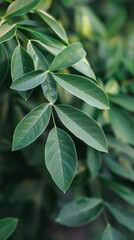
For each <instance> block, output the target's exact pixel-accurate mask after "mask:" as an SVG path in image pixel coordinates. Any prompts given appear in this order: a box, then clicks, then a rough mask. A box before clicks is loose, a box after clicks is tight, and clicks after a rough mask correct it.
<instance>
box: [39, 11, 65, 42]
mask: <svg viewBox="0 0 134 240" xmlns="http://www.w3.org/2000/svg"><path fill="white" fill-rule="evenodd" d="M37 13H38V15H39V16H40V17H41V18H42V19H43V20H44V21H45V22H46V23H47V24H48V25H49V27H50V28H51V29H52V30H53V31H54V32H55V33H56V34H57V35H58V36H59V37H60V38H61V39H62V40H63V41H65V43H68V39H67V36H66V32H65V31H64V29H63V28H62V27H61V26H60V25H59V24H58V23H57V21H56V20H55V19H54V18H53V17H52V16H51V15H49V14H48V13H46V12H44V11H43V10H38V11H37Z"/></svg>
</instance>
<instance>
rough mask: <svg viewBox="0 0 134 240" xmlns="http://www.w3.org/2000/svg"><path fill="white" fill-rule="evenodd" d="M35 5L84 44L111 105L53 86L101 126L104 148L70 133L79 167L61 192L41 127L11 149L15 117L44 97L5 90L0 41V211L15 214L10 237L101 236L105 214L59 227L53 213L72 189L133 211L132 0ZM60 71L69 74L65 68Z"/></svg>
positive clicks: (12, 42)
mask: <svg viewBox="0 0 134 240" xmlns="http://www.w3.org/2000/svg"><path fill="white" fill-rule="evenodd" d="M3 2H5V1H0V16H2V15H3V13H4V11H5V6H6V4H5V3H4V4H3ZM9 2H11V1H9ZM7 6H8V1H7ZM40 8H41V9H43V10H46V11H48V12H49V13H50V14H52V15H53V16H54V17H55V18H56V19H57V20H58V21H59V23H61V24H62V25H63V26H64V28H65V30H66V32H67V35H68V38H69V41H70V43H71V42H74V41H81V42H82V43H83V45H84V48H85V49H86V51H87V58H88V60H89V62H90V64H91V66H92V68H93V70H94V72H95V74H96V77H97V80H98V81H99V82H100V84H101V85H102V86H103V88H104V89H105V91H106V92H107V94H108V96H109V101H110V110H104V111H101V110H98V109H95V108H92V107H89V106H88V105H87V104H86V103H84V104H83V102H82V101H81V100H78V99H76V98H75V97H73V96H72V95H70V94H69V93H67V92H66V91H65V90H63V89H62V88H60V89H59V101H61V102H62V103H69V104H72V105H74V106H76V107H78V108H81V109H82V110H84V111H85V112H86V113H87V114H90V115H91V116H92V117H93V118H94V119H95V120H96V121H98V122H99V124H100V125H101V126H102V127H103V129H104V131H105V133H106V136H107V139H108V144H109V154H108V155H106V154H103V153H99V152H97V151H95V150H93V149H91V148H89V147H87V146H85V144H83V143H82V142H81V141H79V140H78V139H76V138H75V137H74V136H72V137H73V139H74V141H75V143H76V147H77V151H78V158H79V168H78V173H77V175H76V177H75V179H74V181H73V183H72V185H71V188H70V189H69V190H68V192H67V193H66V194H65V195H64V194H63V193H62V192H60V190H59V189H58V188H57V187H56V186H55V184H54V183H53V181H52V179H51V177H50V176H49V174H48V172H47V170H46V168H45V164H44V156H43V155H44V141H45V140H46V136H47V131H45V133H43V134H42V136H41V137H40V138H39V139H38V140H36V142H35V143H32V144H31V145H30V146H28V147H26V148H25V149H23V150H21V151H17V152H11V143H12V136H13V131H14V129H15V127H16V125H17V123H18V122H19V121H20V120H21V119H22V117H23V116H24V115H25V114H26V113H28V112H29V111H30V110H31V109H32V108H33V107H34V106H37V104H38V103H40V102H41V101H42V98H43V96H42V93H41V91H40V89H38V88H37V89H36V90H35V91H34V94H32V95H31V98H30V99H29V100H28V102H25V101H24V100H23V99H22V98H21V97H20V96H19V95H18V94H17V93H15V92H13V91H11V90H10V89H9V88H10V84H11V76H10V74H9V73H8V64H9V63H8V62H7V58H6V51H4V49H2V48H1V49H0V59H3V60H2V61H1V62H0V76H1V75H2V74H3V76H2V78H1V79H4V76H5V77H6V79H5V81H4V83H3V84H2V82H0V217H6V216H12V217H17V218H19V224H18V227H17V230H16V232H15V233H14V235H13V236H12V237H11V238H10V239H12V240H18V239H19V240H37V239H40V240H43V239H47V240H63V239H64V240H68V239H70V240H75V239H77V240H81V239H83V240H89V239H92V240H100V236H101V235H102V232H103V229H104V227H105V218H104V216H101V217H100V218H99V219H98V220H96V221H94V222H93V223H91V224H89V225H87V226H84V227H80V228H67V227H63V226H61V225H60V224H58V223H55V221H54V219H55V218H56V216H57V214H58V213H59V211H60V209H61V207H62V206H63V205H64V204H65V203H68V202H69V201H70V200H73V199H75V198H76V197H78V196H88V197H100V196H101V197H102V198H103V199H104V200H105V201H108V202H110V203H111V204H116V205H118V206H119V209H120V208H125V209H127V210H129V211H130V212H131V213H132V212H133V210H134V207H133V206H132V204H134V192H133V183H134V171H133V165H134V149H133V145H134V117H133V116H134V114H133V113H134V96H133V94H134V60H133V57H134V21H133V9H134V1H133V0H101V1H100V0H68V1H66V0H56V1H54V0H46V1H43V0H41V1H40ZM28 17H29V16H27V18H28ZM22 38H23V36H22ZM4 45H5V48H6V49H7V52H9V53H12V52H13V50H14V48H15V47H16V42H15V40H14V39H12V40H10V41H9V42H8V43H5V44H4ZM46 54H47V53H46ZM10 57H11V56H10ZM50 60H51V59H50ZM9 61H10V58H9ZM1 65H3V66H4V67H3V68H4V69H5V72H4V73H3V71H2V70H1ZM67 71H71V72H73V73H75V70H72V69H71V70H67ZM1 84H2V85H1ZM49 127H51V126H49ZM123 211H124V210H123ZM107 216H108V218H109V221H110V222H111V223H112V225H113V226H114V227H115V228H118V229H119V230H120V231H121V232H122V233H123V234H124V235H125V236H126V238H127V239H128V240H133V238H134V236H133V235H132V233H131V232H130V231H129V230H127V229H126V228H124V227H122V226H121V225H120V224H119V223H118V222H117V221H115V220H114V218H113V217H112V215H111V214H110V212H108V213H107Z"/></svg>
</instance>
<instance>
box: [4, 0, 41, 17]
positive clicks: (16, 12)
mask: <svg viewBox="0 0 134 240" xmlns="http://www.w3.org/2000/svg"><path fill="white" fill-rule="evenodd" d="M38 2H39V0H28V1H27V0H16V1H14V2H12V3H11V4H10V5H9V7H8V9H7V11H6V15H5V17H7V18H9V17H16V16H20V15H23V14H25V13H27V12H29V11H30V10H32V9H33V8H34V7H35V6H36V5H37V4H38Z"/></svg>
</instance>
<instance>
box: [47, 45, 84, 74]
mask: <svg viewBox="0 0 134 240" xmlns="http://www.w3.org/2000/svg"><path fill="white" fill-rule="evenodd" d="M85 56H86V52H85V50H84V49H83V47H82V44H81V43H79V42H77V43H72V44H70V45H69V46H67V47H66V48H65V49H63V50H62V51H61V52H60V53H59V54H58V55H57V56H56V57H55V58H54V60H53V62H52V63H51V65H50V67H49V70H50V71H55V70H59V69H62V68H67V67H70V66H72V65H73V64H75V63H77V62H79V61H80V60H81V59H82V58H84V57H85Z"/></svg>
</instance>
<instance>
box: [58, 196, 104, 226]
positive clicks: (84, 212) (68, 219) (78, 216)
mask: <svg viewBox="0 0 134 240" xmlns="http://www.w3.org/2000/svg"><path fill="white" fill-rule="evenodd" d="M102 211H103V207H102V200H101V199H97V198H87V197H80V198H77V199H75V200H74V201H72V202H70V203H68V204H66V205H65V206H64V207H63V208H62V209H61V211H60V213H59V215H58V217H57V219H56V221H57V222H58V223H60V224H63V225H64V226H68V227H78V226H83V225H85V224H87V223H89V222H92V221H94V220H95V219H97V218H98V217H99V216H100V214H101V213H102Z"/></svg>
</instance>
